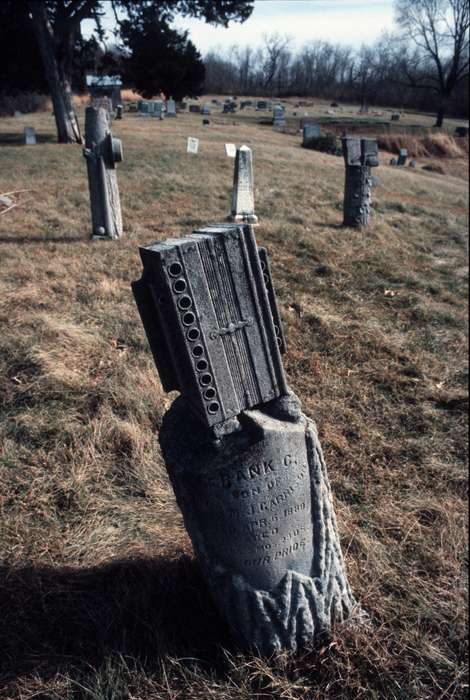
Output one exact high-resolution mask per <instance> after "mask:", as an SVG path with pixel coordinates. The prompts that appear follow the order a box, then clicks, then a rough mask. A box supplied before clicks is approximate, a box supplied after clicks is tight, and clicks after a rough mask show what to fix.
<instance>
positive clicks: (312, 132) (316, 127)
mask: <svg viewBox="0 0 470 700" xmlns="http://www.w3.org/2000/svg"><path fill="white" fill-rule="evenodd" d="M320 136H321V127H320V124H316V123H314V122H312V123H310V124H305V126H304V127H303V129H302V146H303V147H304V148H307V147H308V146H310V145H311V142H312V141H314V140H315V139H318V138H320Z"/></svg>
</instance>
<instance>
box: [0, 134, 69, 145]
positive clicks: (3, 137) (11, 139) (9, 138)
mask: <svg viewBox="0 0 470 700" xmlns="http://www.w3.org/2000/svg"><path fill="white" fill-rule="evenodd" d="M36 142H37V143H38V144H40V143H57V136H54V135H53V134H38V133H36ZM0 145H1V146H25V145H26V144H25V142H24V133H23V130H21V131H9V132H6V131H3V132H0Z"/></svg>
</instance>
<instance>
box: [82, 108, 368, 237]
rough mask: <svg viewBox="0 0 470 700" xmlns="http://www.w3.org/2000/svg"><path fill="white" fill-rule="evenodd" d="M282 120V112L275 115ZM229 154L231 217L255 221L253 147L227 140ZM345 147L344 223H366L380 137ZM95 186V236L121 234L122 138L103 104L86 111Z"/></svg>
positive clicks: (194, 144)
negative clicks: (118, 168)
mask: <svg viewBox="0 0 470 700" xmlns="http://www.w3.org/2000/svg"><path fill="white" fill-rule="evenodd" d="M276 116H277V118H278V119H279V120H281V119H282V117H283V115H281V114H280V112H279V113H278V115H276ZM198 148H199V140H198V139H196V138H194V137H190V138H189V139H188V142H187V153H193V154H197V153H198ZM225 152H226V155H227V156H228V157H235V175H234V184H233V197H232V202H234V204H233V206H232V211H231V215H230V216H231V220H232V221H233V220H236V221H249V222H253V221H254V220H255V219H256V215H255V212H254V194H253V174H252V161H251V151H250V149H249V148H247V147H246V146H243V147H242V148H240V149H236V148H235V144H225ZM342 152H343V155H344V160H345V165H346V182H345V196H344V220H343V223H344V225H345V226H353V227H361V226H366V225H367V224H368V223H369V215H370V210H371V188H372V184H373V181H372V176H371V168H372V167H376V166H377V165H378V164H379V161H378V145H377V141H376V140H375V139H359V138H348V137H346V138H343V139H342ZM84 156H85V158H86V161H87V172H88V182H89V189H90V203H91V217H92V238H94V239H116V238H120V237H121V236H122V233H123V228H122V217H121V205H120V199H119V190H118V186H117V179H116V164H117V163H119V162H121V161H122V159H123V154H122V143H121V141H120V139H117V138H114V137H113V136H112V134H111V131H110V128H109V119H108V114H107V112H106V110H105V109H103V108H101V107H99V108H96V107H93V106H91V107H87V109H86V110H85V148H84Z"/></svg>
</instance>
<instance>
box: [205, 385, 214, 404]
mask: <svg viewBox="0 0 470 700" xmlns="http://www.w3.org/2000/svg"><path fill="white" fill-rule="evenodd" d="M204 398H205V399H207V401H210V400H211V399H215V389H214V388H212V387H210V389H207V390H206V391H205V393H204Z"/></svg>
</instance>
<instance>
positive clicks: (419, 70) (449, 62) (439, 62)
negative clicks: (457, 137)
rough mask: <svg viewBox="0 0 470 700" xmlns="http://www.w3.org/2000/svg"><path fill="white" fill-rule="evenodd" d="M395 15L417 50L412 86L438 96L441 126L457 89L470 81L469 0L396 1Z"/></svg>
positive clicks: (408, 71)
mask: <svg viewBox="0 0 470 700" xmlns="http://www.w3.org/2000/svg"><path fill="white" fill-rule="evenodd" d="M396 12H397V21H398V23H399V25H400V26H401V27H402V28H403V30H404V31H405V32H406V35H407V36H408V37H411V39H412V40H413V41H414V43H415V44H416V46H417V47H418V52H417V54H416V60H415V62H414V64H411V65H408V66H406V70H405V72H406V75H407V77H408V79H409V82H410V84H411V85H412V86H413V87H415V88H420V87H424V88H428V89H432V90H434V91H435V92H436V93H437V94H438V98H439V104H438V108H437V121H436V126H439V127H440V126H442V125H443V123H444V117H445V114H446V111H447V108H448V104H449V100H450V98H451V96H452V94H453V92H454V90H455V88H456V87H457V85H458V84H459V83H460V81H462V80H463V79H464V78H468V57H469V44H468V31H469V3H468V0H396ZM430 66H432V70H430Z"/></svg>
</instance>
